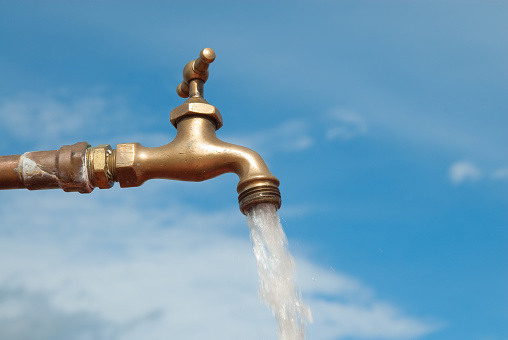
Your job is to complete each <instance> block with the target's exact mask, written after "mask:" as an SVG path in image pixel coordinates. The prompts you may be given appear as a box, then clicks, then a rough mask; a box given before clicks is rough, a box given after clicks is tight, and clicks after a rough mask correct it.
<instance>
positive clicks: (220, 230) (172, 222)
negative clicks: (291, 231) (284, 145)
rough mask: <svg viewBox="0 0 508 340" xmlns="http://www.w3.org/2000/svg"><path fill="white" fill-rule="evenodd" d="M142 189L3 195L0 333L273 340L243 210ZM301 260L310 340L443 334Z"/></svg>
mask: <svg viewBox="0 0 508 340" xmlns="http://www.w3.org/2000/svg"><path fill="white" fill-rule="evenodd" d="M143 189H144V190H145V194H146V195H143V196H142V197H136V195H126V191H125V189H118V190H115V189H111V190H108V191H101V192H100V193H93V194H91V195H72V194H68V193H63V192H61V191H47V192H27V191H10V192H5V195H4V196H3V200H4V201H3V202H2V205H0V236H1V237H0V258H2V259H4V261H0V300H1V301H2V303H0V305H2V304H3V303H5V305H4V307H3V308H0V324H1V325H11V326H8V327H0V338H9V339H66V340H73V339H88V338H93V339H122V340H127V339H139V338H143V339H154V340H157V339H167V338H168V336H170V337H171V338H175V339H184V338H185V339H204V338H210V337H217V338H221V339H247V340H248V339H261V338H264V339H276V327H277V326H276V324H275V321H274V320H273V318H272V316H271V315H270V312H269V310H268V309H267V308H265V306H263V305H261V303H260V302H259V300H258V297H257V281H258V278H257V272H256V265H255V260H254V256H253V254H252V248H251V244H250V242H249V239H248V236H247V234H248V231H247V230H248V229H247V224H246V221H245V220H244V217H243V216H242V215H241V214H240V213H239V212H237V211H236V209H235V211H218V212H215V213H208V214H207V213H202V212H199V211H195V210H194V209H193V208H190V207H187V206H182V205H180V204H177V203H173V204H172V205H168V206H162V207H161V206H160V205H159V204H158V202H157V200H158V199H160V197H161V195H162V194H161V193H160V192H158V191H157V190H158V189H155V187H152V186H149V187H145V188H143ZM152 190H155V191H154V192H152ZM133 196H134V197H133ZM147 197H153V198H152V199H153V202H151V201H150V200H151V199H150V198H148V199H147ZM242 228H244V229H242ZM239 230H244V232H243V233H241V234H239V232H238V231H239ZM295 260H296V265H297V269H298V271H299V278H300V282H301V288H302V292H303V295H304V300H305V301H306V303H308V304H309V305H310V306H311V308H312V312H313V315H314V324H313V325H311V326H310V327H309V334H310V336H311V337H312V338H316V339H325V340H326V339H330V340H331V339H337V338H341V337H364V338H390V339H391V338H396V337H401V338H416V337H418V336H420V335H424V334H427V333H429V332H432V331H434V330H435V329H436V325H435V324H433V323H432V322H427V321H422V320H419V319H416V318H412V317H409V316H407V315H404V313H402V312H401V311H398V310H397V309H396V308H395V307H394V306H392V305H391V304H389V303H385V302H381V301H378V300H377V299H376V298H375V296H374V294H373V292H372V291H371V290H370V289H369V288H367V287H365V286H364V285H363V284H362V283H360V282H359V281H358V280H356V279H354V278H351V277H348V276H345V275H343V274H341V273H337V272H332V271H329V272H323V271H322V270H321V269H320V267H319V265H317V264H315V263H313V262H312V261H310V260H309V259H306V258H304V257H296V258H295ZM5 306H11V307H12V308H9V309H8V310H6V308H5ZM14 325H16V326H14ZM41 325H48V327H49V328H44V329H42V328H41V327H42V326H41ZM41 334H42V335H44V336H40V335H41Z"/></svg>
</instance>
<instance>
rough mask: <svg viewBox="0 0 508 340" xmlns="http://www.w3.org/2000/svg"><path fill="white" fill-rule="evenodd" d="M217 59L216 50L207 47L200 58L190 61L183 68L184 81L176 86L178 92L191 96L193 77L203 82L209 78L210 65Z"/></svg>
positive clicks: (182, 95) (183, 95) (183, 96)
mask: <svg viewBox="0 0 508 340" xmlns="http://www.w3.org/2000/svg"><path fill="white" fill-rule="evenodd" d="M214 60H215V52H214V51H213V50H212V49H211V48H205V49H203V50H202V51H201V53H200V54H199V58H198V59H196V60H192V61H189V62H188V63H187V64H186V65H185V67H184V68H183V81H182V83H181V84H180V85H178V87H177V88H176V93H178V95H179V96H180V97H182V98H187V97H189V84H190V81H191V80H192V79H200V80H201V81H202V82H203V83H206V81H207V80H208V75H209V73H208V66H209V65H210V64H211V63H212V62H213V61H214Z"/></svg>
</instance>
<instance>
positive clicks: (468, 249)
mask: <svg viewBox="0 0 508 340" xmlns="http://www.w3.org/2000/svg"><path fill="white" fill-rule="evenodd" d="M0 7H1V8H2V10H1V11H0V44H1V46H2V48H1V50H0V119H1V120H0V121H1V122H2V123H1V124H0V141H1V143H0V154H2V155H7V154H21V153H23V152H26V151H32V150H51V149H58V148H59V147H60V146H61V145H64V144H73V143H75V142H78V141H87V142H89V143H90V144H92V145H98V144H104V143H108V144H111V145H112V146H114V145H116V144H117V143H129V142H140V143H141V144H143V145H146V146H159V145H163V144H166V143H168V142H169V141H171V140H172V139H173V137H174V135H175V130H174V128H173V127H172V126H171V125H170V123H169V112H170V111H171V110H172V109H173V108H174V107H176V106H177V105H179V104H181V103H182V101H183V100H182V99H181V98H179V97H178V96H177V95H176V92H175V88H176V86H177V85H178V83H179V82H180V81H181V72H182V68H183V66H184V65H185V63H186V62H188V61H189V60H191V59H194V58H196V57H197V56H198V53H199V51H200V50H201V49H202V48H204V47H211V48H213V49H214V50H215V51H216V54H217V59H216V61H215V62H214V63H213V64H212V65H211V70H210V78H209V80H208V82H207V83H206V86H205V90H206V92H205V97H206V98H207V100H208V101H209V102H210V103H211V104H213V105H215V106H217V107H218V108H219V110H220V111H221V113H222V115H223V118H224V127H223V128H222V129H221V130H219V131H218V133H217V134H218V136H219V137H220V138H222V139H223V140H225V141H228V142H234V143H238V144H241V145H244V146H247V147H250V148H252V149H254V150H256V151H258V152H259V153H260V154H261V155H262V156H263V157H264V158H265V160H266V162H267V164H268V165H269V167H270V169H271V171H272V172H273V173H274V174H275V175H276V176H277V177H278V178H279V179H280V180H281V187H280V188H281V191H282V195H283V207H282V209H281V210H280V215H281V218H282V222H283V226H284V228H285V230H286V233H287V236H288V239H289V243H290V248H291V251H292V252H293V254H294V256H295V260H296V265H297V270H298V282H299V285H300V287H301V289H302V293H303V296H304V300H305V301H306V302H307V303H308V304H309V305H310V307H311V309H312V312H313V315H314V323H313V324H312V325H310V326H309V328H308V338H309V339H397V338H400V339H429V340H441V339H458V338H460V339H465V340H469V339H471V340H472V339H475V340H476V339H481V340H487V339H488V340H501V339H506V338H508V326H506V325H508V308H507V306H508V290H507V288H506V287H507V284H508V280H507V279H508V278H507V273H508V271H507V270H508V250H507V249H508V247H507V245H508V232H507V227H508V213H507V208H508V195H507V188H508V157H507V156H508V153H507V146H508V140H507V134H506V131H507V128H508V101H507V99H506V94H507V93H508V62H507V60H508V41H507V40H508V35H507V34H506V32H508V27H507V26H508V24H507V22H508V4H507V3H506V2H505V1H464V2H459V1H425V2H423V1H411V2H409V1H382V2H381V1H378V2H374V1H315V2H307V1H299V2H294V3H292V2H276V3H268V2H260V3H254V2H237V3H233V2H214V3H211V2H210V3H208V2H199V1H198V2H193V3H192V6H191V5H190V4H189V3H184V2H146V3H143V4H142V3H141V2H98V1H97V2H87V3H85V2H78V1H75V2H72V3H70V2H69V3H64V2H49V1H47V2H44V3H42V2H28V1H27V2H13V1H11V2H5V1H3V2H1V3H0ZM236 184H237V178H236V176H235V175H231V174H230V175H225V176H222V177H219V178H216V179H214V180H211V181H208V182H203V183H183V182H170V181H163V180H157V181H150V182H147V183H145V184H144V185H143V186H142V187H139V188H130V189H120V188H119V186H118V185H117V186H115V187H114V188H113V189H110V190H98V189H96V190H95V191H94V192H93V193H91V194H90V195H79V194H69V193H64V192H63V191H60V190H58V191H40V192H33V191H32V192H29V191H26V190H18V191H3V192H1V193H0V202H1V204H0V258H1V260H0V338H2V339H4V338H5V339H89V338H90V339H122V340H127V339H147V338H149V339H167V338H168V337H170V338H174V339H183V338H185V339H203V338H210V337H211V338H221V339H240V338H241V339H276V325H275V321H274V320H273V318H272V316H271V314H270V311H269V310H268V309H266V307H265V306H263V305H262V304H261V303H260V302H259V301H258V297H257V273H256V266H255V263H254V256H253V254H252V248H251V246H250V240H249V236H248V227H247V223H246V221H245V218H244V216H243V215H242V214H241V213H240V212H239V211H238V206H237V202H236V200H237V194H236V191H235V188H236Z"/></svg>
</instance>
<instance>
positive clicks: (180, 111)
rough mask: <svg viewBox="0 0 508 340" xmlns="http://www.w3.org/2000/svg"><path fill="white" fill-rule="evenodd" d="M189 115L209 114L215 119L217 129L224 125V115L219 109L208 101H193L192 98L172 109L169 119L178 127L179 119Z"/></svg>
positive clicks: (208, 115)
mask: <svg viewBox="0 0 508 340" xmlns="http://www.w3.org/2000/svg"><path fill="white" fill-rule="evenodd" d="M188 115H193V116H194V115H204V116H207V117H209V118H211V119H212V120H213V121H215V123H216V125H217V127H216V130H219V129H220V128H221V127H222V115H221V114H220V111H219V109H217V108H216V107H215V106H213V105H210V104H208V103H202V102H192V101H191V99H189V100H187V101H186V102H185V103H183V104H182V105H180V106H177V107H176V108H175V109H173V111H171V116H170V118H169V121H170V122H171V124H173V126H174V127H175V128H176V125H177V124H178V121H179V120H180V119H181V118H183V117H185V116H188Z"/></svg>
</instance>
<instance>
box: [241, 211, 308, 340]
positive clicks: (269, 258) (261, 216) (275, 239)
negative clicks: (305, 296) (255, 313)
mask: <svg viewBox="0 0 508 340" xmlns="http://www.w3.org/2000/svg"><path fill="white" fill-rule="evenodd" d="M247 221H248V223H249V228H250V235H251V239H252V243H253V246H254V254H255V255H256V259H257V265H258V272H259V277H260V283H259V295H260V297H261V299H262V300H263V301H264V302H265V303H266V304H267V305H268V306H269V307H270V309H271V310H272V313H273V314H274V316H275V318H276V319H277V322H278V323H279V339H280V340H303V339H305V325H306V323H307V322H312V314H311V312H310V309H309V307H308V306H307V305H305V304H304V303H303V301H302V296H301V293H300V290H299V289H298V288H297V287H296V286H295V283H294V276H295V264H294V261H293V257H292V256H291V254H290V253H289V250H288V248H287V238H286V234H284V230H282V226H281V224H280V220H279V216H278V215H277V211H276V209H275V207H274V206H273V205H272V204H258V205H257V206H254V207H253V208H252V209H250V211H249V213H248V214H247Z"/></svg>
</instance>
